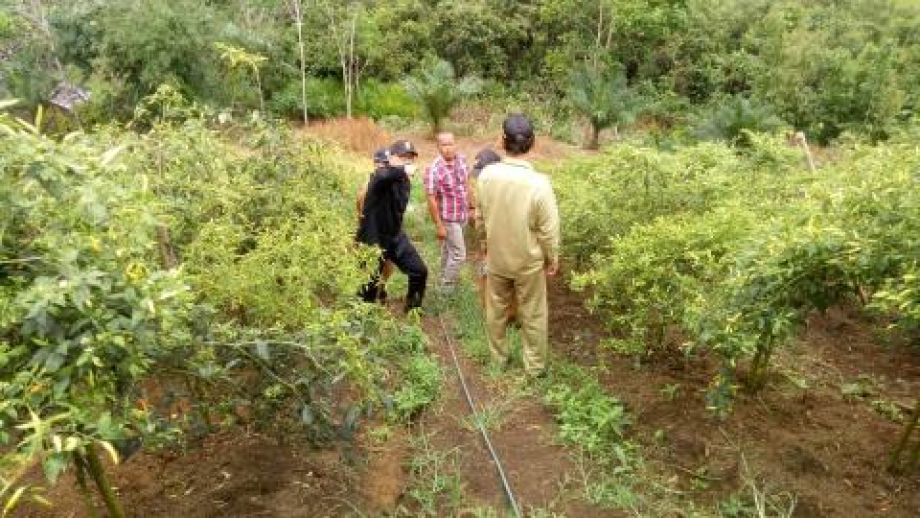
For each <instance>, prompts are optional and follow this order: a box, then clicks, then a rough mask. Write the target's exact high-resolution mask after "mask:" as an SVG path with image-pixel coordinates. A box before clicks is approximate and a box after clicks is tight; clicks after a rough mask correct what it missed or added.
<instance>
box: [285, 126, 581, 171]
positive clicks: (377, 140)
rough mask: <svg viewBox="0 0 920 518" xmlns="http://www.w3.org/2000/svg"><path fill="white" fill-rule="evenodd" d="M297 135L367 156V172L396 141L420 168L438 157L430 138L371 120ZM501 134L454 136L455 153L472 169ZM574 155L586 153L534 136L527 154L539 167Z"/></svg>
mask: <svg viewBox="0 0 920 518" xmlns="http://www.w3.org/2000/svg"><path fill="white" fill-rule="evenodd" d="M297 131H298V132H299V133H300V134H302V135H310V136H313V137H318V138H321V139H324V140H327V141H330V142H335V143H336V144H337V145H340V146H342V147H343V148H344V149H346V150H348V151H352V152H355V153H357V154H359V155H361V156H366V157H367V160H368V169H370V166H371V154H372V153H373V152H374V151H375V150H377V149H379V148H381V147H385V146H387V145H389V144H390V143H392V142H393V141H394V140H395V139H408V140H410V141H411V142H412V143H413V144H414V145H415V146H416V148H417V149H418V151H419V159H418V164H419V165H420V166H425V165H428V164H429V163H431V161H432V160H434V158H435V157H436V156H437V144H436V143H435V141H434V139H433V138H432V137H431V135H430V134H428V133H426V132H423V131H422V132H420V131H417V130H408V131H406V132H392V133H391V132H389V131H386V130H385V129H383V128H381V127H380V126H378V125H376V124H375V123H374V122H373V121H372V120H370V119H366V118H356V119H352V120H348V119H333V120H327V121H321V122H316V123H311V124H310V125H309V126H308V127H306V128H303V127H300V128H298V129H297ZM500 131H501V128H500V127H496V128H495V134H494V135H486V136H460V135H457V136H456V142H457V150H458V152H459V153H460V154H462V155H464V156H466V158H467V161H468V162H469V163H470V164H471V165H472V163H473V161H474V158H475V156H476V153H477V152H479V150H481V149H484V148H492V149H494V150H497V151H500V147H501V141H500V138H499V137H500ZM576 152H578V153H585V151H584V150H581V149H579V148H577V147H575V146H571V145H569V144H565V143H562V142H557V141H554V140H552V139H551V138H548V137H544V136H541V135H537V138H536V143H535V145H534V149H533V150H531V152H530V158H531V159H532V160H534V161H540V162H542V163H546V162H550V163H552V162H555V161H558V160H561V159H564V158H565V157H568V156H571V155H572V154H573V153H576Z"/></svg>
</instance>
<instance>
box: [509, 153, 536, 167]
mask: <svg viewBox="0 0 920 518" xmlns="http://www.w3.org/2000/svg"><path fill="white" fill-rule="evenodd" d="M502 162H503V163H505V164H508V165H514V166H518V167H526V168H527V169H533V165H531V163H530V162H528V161H527V160H522V159H520V158H512V157H510V156H509V157H505V158H504V159H503V160H502Z"/></svg>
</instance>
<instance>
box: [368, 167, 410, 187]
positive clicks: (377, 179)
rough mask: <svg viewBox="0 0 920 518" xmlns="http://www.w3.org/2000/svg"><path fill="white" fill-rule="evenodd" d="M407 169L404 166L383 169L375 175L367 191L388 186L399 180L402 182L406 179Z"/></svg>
mask: <svg viewBox="0 0 920 518" xmlns="http://www.w3.org/2000/svg"><path fill="white" fill-rule="evenodd" d="M406 167H407V166H403V165H390V166H387V167H385V168H383V169H382V170H380V171H378V172H377V173H376V174H375V175H374V178H373V179H372V180H371V181H370V183H369V184H368V187H367V190H368V191H370V190H372V189H375V188H379V187H383V186H388V185H389V184H391V183H393V182H395V181H397V180H402V179H403V178H405V177H406Z"/></svg>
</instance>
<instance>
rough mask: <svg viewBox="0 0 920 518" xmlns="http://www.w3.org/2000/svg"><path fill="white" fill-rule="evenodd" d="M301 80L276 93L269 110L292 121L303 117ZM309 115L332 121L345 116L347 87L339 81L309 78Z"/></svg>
mask: <svg viewBox="0 0 920 518" xmlns="http://www.w3.org/2000/svg"><path fill="white" fill-rule="evenodd" d="M301 88H302V87H301V84H300V80H297V81H290V82H288V83H287V84H286V85H285V86H284V87H283V88H282V89H281V90H279V91H278V92H275V93H274V94H273V95H272V98H271V100H270V101H269V103H268V105H269V109H270V110H271V111H272V112H274V113H277V114H278V115H281V116H283V117H288V118H291V119H296V118H300V117H303V106H302V104H303V103H302V97H301ZM307 113H308V114H309V115H310V116H311V117H318V118H320V119H330V118H333V117H339V116H341V115H344V114H345V87H344V86H342V82H341V81H340V80H338V79H332V78H325V77H324V78H317V77H310V78H307Z"/></svg>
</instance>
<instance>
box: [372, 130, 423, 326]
mask: <svg viewBox="0 0 920 518" xmlns="http://www.w3.org/2000/svg"><path fill="white" fill-rule="evenodd" d="M388 154H389V161H388V163H386V164H381V166H379V167H377V169H376V170H375V171H374V174H373V176H372V177H371V179H370V181H369V182H368V183H367V194H366V195H365V198H364V207H363V208H362V211H361V222H360V223H359V226H358V236H357V238H358V241H359V242H361V243H364V244H367V245H372V246H377V247H380V248H381V249H383V254H382V255H381V257H380V264H379V266H378V267H377V272H376V273H375V274H374V276H373V277H372V278H371V280H370V282H368V283H367V284H366V285H364V287H362V288H361V298H362V299H364V300H365V301H366V302H374V301H376V300H377V297H378V290H379V283H380V274H381V271H382V269H383V265H384V264H385V263H386V261H390V262H392V263H393V264H394V265H396V267H397V268H399V270H400V271H401V272H403V273H405V274H406V275H407V276H408V277H409V289H408V292H407V293H406V311H409V310H411V309H414V308H418V307H421V305H422V298H424V296H425V284H426V283H427V282H428V268H427V267H426V266H425V263H424V261H422V258H421V257H420V256H419V254H418V251H416V249H415V247H414V246H413V245H412V242H410V241H409V237H408V236H407V235H406V233H405V232H403V229H402V224H403V215H404V214H405V212H406V206H407V205H408V204H409V191H410V187H411V180H410V176H411V175H412V173H413V172H414V171H415V165H414V164H413V162H414V160H415V159H416V157H418V153H417V152H416V151H415V146H413V145H412V143H411V142H409V141H408V140H397V141H396V142H394V143H393V145H391V146H390V148H389V153H388Z"/></svg>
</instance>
